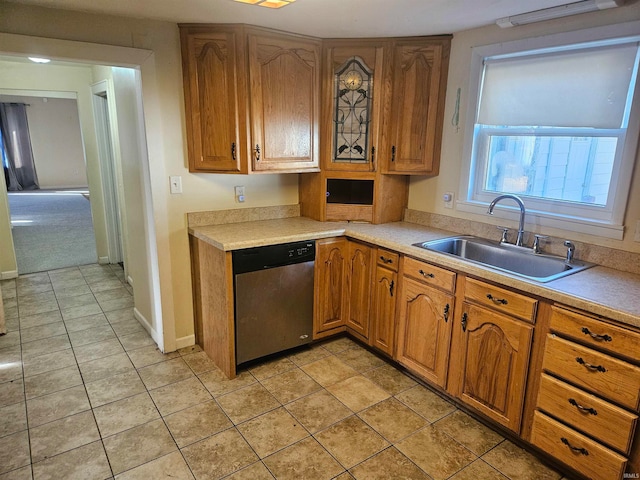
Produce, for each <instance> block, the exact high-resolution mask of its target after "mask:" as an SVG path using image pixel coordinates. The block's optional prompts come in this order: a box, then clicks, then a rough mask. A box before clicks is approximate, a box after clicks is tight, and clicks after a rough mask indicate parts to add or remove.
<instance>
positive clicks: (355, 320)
mask: <svg viewBox="0 0 640 480" xmlns="http://www.w3.org/2000/svg"><path fill="white" fill-rule="evenodd" d="M348 252H349V253H348V257H347V264H346V269H347V270H346V272H345V274H346V278H347V284H346V294H347V312H348V313H347V317H346V326H347V329H349V330H350V331H351V332H353V333H355V334H357V335H359V336H360V337H362V339H364V340H366V339H368V338H369V324H370V321H369V319H370V313H371V276H372V272H373V265H374V262H373V260H372V256H373V252H374V249H373V248H372V247H370V246H368V245H365V244H363V243H359V242H353V241H349V248H348Z"/></svg>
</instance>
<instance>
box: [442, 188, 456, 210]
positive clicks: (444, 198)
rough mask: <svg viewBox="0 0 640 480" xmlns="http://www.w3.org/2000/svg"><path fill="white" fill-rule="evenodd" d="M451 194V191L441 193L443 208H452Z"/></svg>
mask: <svg viewBox="0 0 640 480" xmlns="http://www.w3.org/2000/svg"><path fill="white" fill-rule="evenodd" d="M453 196H454V195H453V192H445V194H444V195H442V201H443V202H444V208H453Z"/></svg>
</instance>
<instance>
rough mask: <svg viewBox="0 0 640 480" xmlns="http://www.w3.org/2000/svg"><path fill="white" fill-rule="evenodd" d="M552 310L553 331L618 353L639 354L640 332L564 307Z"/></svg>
mask: <svg viewBox="0 0 640 480" xmlns="http://www.w3.org/2000/svg"><path fill="white" fill-rule="evenodd" d="M551 311H552V313H551V324H550V328H551V330H552V331H554V332H558V333H559V334H561V335H566V336H568V337H571V338H575V339H576V340H577V341H579V342H581V343H586V344H587V345H593V346H594V347H596V348H600V349H602V350H607V351H609V352H612V353H614V354H617V355H622V356H627V357H631V356H637V352H638V345H640V334H637V333H635V332H631V331H629V330H625V329H624V328H621V327H617V326H615V325H611V324H608V323H606V322H603V321H601V320H598V319H597V318H593V317H589V316H587V315H582V314H580V313H576V312H572V311H570V310H565V309H563V308H558V307H555V306H554V307H551Z"/></svg>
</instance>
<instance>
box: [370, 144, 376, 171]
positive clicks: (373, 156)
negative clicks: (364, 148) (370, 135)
mask: <svg viewBox="0 0 640 480" xmlns="http://www.w3.org/2000/svg"><path fill="white" fill-rule="evenodd" d="M375 169H376V147H371V170H375Z"/></svg>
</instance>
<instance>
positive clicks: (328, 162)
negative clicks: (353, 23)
mask: <svg viewBox="0 0 640 480" xmlns="http://www.w3.org/2000/svg"><path fill="white" fill-rule="evenodd" d="M389 53H390V50H389V43H388V42H385V41H384V40H382V39H371V40H368V39H364V40H357V39H349V40H325V41H324V44H323V54H322V55H323V64H324V69H323V75H322V126H321V134H322V136H321V139H322V168H323V170H332V171H342V172H373V171H375V170H376V167H377V164H376V159H377V157H376V152H379V151H380V147H381V145H380V141H381V134H380V132H381V127H382V112H383V110H384V102H385V100H386V99H387V98H388V92H389V85H388V83H389V82H388V80H389V78H390V67H391V62H390V60H389V59H387V56H388V55H389Z"/></svg>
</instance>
